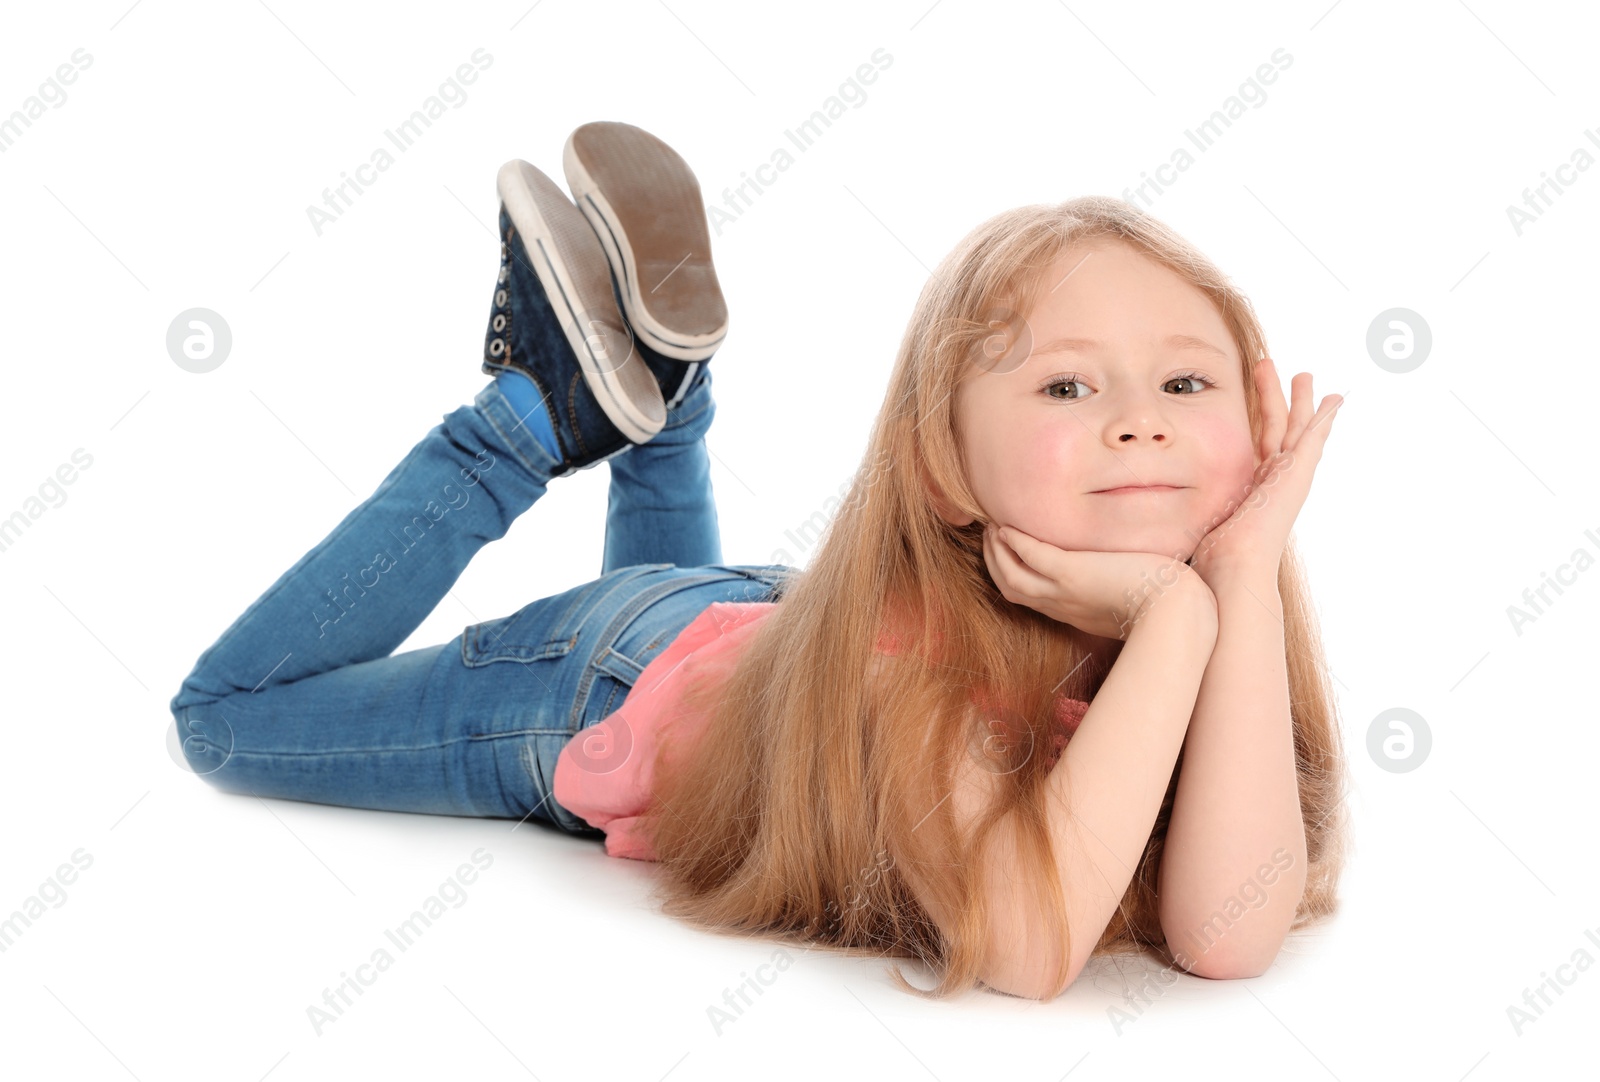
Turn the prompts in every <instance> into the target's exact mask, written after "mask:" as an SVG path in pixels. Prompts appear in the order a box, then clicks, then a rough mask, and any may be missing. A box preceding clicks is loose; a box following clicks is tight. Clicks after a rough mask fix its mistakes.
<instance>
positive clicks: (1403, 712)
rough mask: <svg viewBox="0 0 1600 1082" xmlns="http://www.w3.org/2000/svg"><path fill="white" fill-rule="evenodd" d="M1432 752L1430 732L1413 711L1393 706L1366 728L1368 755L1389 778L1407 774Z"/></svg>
mask: <svg viewBox="0 0 1600 1082" xmlns="http://www.w3.org/2000/svg"><path fill="white" fill-rule="evenodd" d="M1432 750H1433V730H1432V729H1430V728H1428V723H1427V721H1426V720H1425V719H1424V718H1423V716H1422V715H1421V714H1419V713H1417V712H1416V711H1415V710H1408V709H1407V708H1405V707H1403V706H1393V707H1390V708H1389V709H1388V710H1385V711H1384V712H1383V713H1381V714H1379V715H1378V716H1377V717H1375V718H1373V719H1372V724H1371V725H1369V726H1367V754H1368V755H1370V756H1372V761H1373V762H1375V763H1377V764H1378V765H1379V766H1381V767H1383V769H1385V770H1387V771H1389V772H1390V773H1391V774H1409V773H1410V772H1411V771H1413V770H1415V769H1417V768H1418V767H1419V766H1421V765H1422V764H1423V763H1425V762H1427V761H1428V753H1429V752H1431V751H1432Z"/></svg>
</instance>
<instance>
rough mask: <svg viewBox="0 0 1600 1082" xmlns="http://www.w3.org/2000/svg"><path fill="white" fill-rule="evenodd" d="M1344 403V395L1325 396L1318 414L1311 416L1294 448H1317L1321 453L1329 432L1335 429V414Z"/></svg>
mask: <svg viewBox="0 0 1600 1082" xmlns="http://www.w3.org/2000/svg"><path fill="white" fill-rule="evenodd" d="M1342 405H1344V396H1342V395H1335V394H1330V395H1326V396H1324V397H1323V399H1322V404H1321V405H1320V406H1318V407H1317V412H1316V416H1314V417H1312V418H1311V420H1310V422H1309V423H1307V425H1306V427H1305V430H1304V431H1303V432H1302V433H1300V435H1299V436H1298V437H1297V438H1296V440H1295V445H1294V450H1295V451H1297V452H1299V451H1302V450H1303V451H1310V450H1312V448H1315V449H1316V451H1317V452H1318V453H1319V454H1320V453H1321V451H1322V445H1323V444H1324V443H1326V442H1327V440H1328V433H1329V432H1330V431H1332V429H1333V415H1334V414H1335V413H1337V412H1339V407H1340V406H1342ZM1308 441H1314V442H1308Z"/></svg>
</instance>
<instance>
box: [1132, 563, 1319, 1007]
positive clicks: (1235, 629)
mask: <svg viewBox="0 0 1600 1082" xmlns="http://www.w3.org/2000/svg"><path fill="white" fill-rule="evenodd" d="M1212 585H1213V590H1214V592H1215V594H1216V598H1217V616H1218V631H1217V642H1216V648H1215V649H1214V650H1213V651H1212V654H1211V661H1210V663H1209V664H1208V665H1207V666H1206V670H1205V676H1204V678H1203V680H1202V681H1201V685H1200V692H1199V695H1198V697H1197V699H1196V702H1195V709H1194V716H1193V717H1192V718H1191V719H1190V721H1189V728H1188V734H1187V736H1186V738H1185V742H1184V747H1183V769H1182V772H1181V773H1180V775H1179V778H1178V788H1177V792H1176V793H1175V794H1174V796H1173V806H1172V817H1171V821H1170V823H1169V824H1168V828H1167V837H1166V846H1165V849H1164V851H1163V854H1162V859H1161V867H1160V870H1159V874H1158V879H1157V882H1158V887H1157V893H1158V899H1159V909H1160V918H1161V926H1162V930H1163V931H1164V932H1165V933H1166V937H1167V946H1168V948H1169V949H1170V950H1171V951H1172V953H1173V957H1174V958H1176V959H1177V960H1178V961H1179V963H1180V964H1182V965H1183V966H1184V967H1185V968H1186V969H1189V970H1190V971H1191V972H1194V973H1197V974H1199V975H1201V976H1206V977H1214V978H1231V977H1251V976H1256V975H1258V974H1260V973H1261V972H1263V971H1265V969H1266V968H1267V966H1268V965H1270V964H1271V962H1272V959H1273V958H1274V957H1276V956H1277V953H1278V950H1279V949H1280V948H1281V947H1282V945H1283V940H1284V937H1285V936H1286V935H1287V934H1288V930H1289V926H1290V925H1291V924H1292V923H1293V921H1294V915H1295V910H1296V908H1297V907H1298V905H1299V903H1300V897H1301V895H1302V893H1303V892H1304V890H1305V882H1306V841H1305V829H1304V823H1303V821H1302V819H1301V812H1300V796H1299V790H1298V788H1297V773H1296V764H1295V753H1294V739H1293V727H1292V724H1291V722H1290V715H1289V681H1288V673H1287V670H1286V666H1285V662H1284V634H1283V604H1282V600H1281V599H1280V598H1279V596H1278V589H1277V584H1276V583H1273V582H1268V581H1266V580H1265V579H1264V578H1262V579H1258V580H1256V581H1249V580H1234V581H1230V582H1227V583H1220V584H1219V583H1213V584H1212Z"/></svg>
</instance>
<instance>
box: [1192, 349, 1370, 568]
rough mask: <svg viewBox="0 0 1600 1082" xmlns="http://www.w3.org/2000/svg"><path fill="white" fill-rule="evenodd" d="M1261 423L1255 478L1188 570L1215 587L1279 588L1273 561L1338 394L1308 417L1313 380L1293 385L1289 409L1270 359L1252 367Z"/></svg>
mask: <svg viewBox="0 0 1600 1082" xmlns="http://www.w3.org/2000/svg"><path fill="white" fill-rule="evenodd" d="M1256 385H1257V387H1258V388H1259V389H1260V392H1261V410H1262V415H1263V424H1262V432H1261V446H1260V447H1259V448H1258V449H1257V458H1258V459H1259V465H1258V466H1257V467H1256V472H1255V478H1254V480H1253V482H1252V484H1251V485H1250V487H1249V488H1248V489H1247V490H1246V491H1245V494H1244V498H1243V499H1242V500H1241V501H1240V503H1239V505H1238V507H1237V509H1236V510H1235V511H1234V512H1233V514H1232V515H1231V516H1230V517H1228V518H1226V519H1224V520H1223V521H1222V522H1220V523H1218V524H1217V525H1216V526H1214V527H1213V528H1212V529H1211V530H1210V531H1209V532H1208V533H1207V534H1206V535H1205V536H1204V537H1202V538H1201V539H1200V544H1199V545H1197V546H1196V547H1195V553H1194V558H1193V561H1192V566H1193V567H1194V569H1195V570H1196V571H1198V572H1200V577H1201V578H1203V579H1205V581H1206V582H1207V583H1209V584H1210V585H1211V586H1212V587H1213V588H1215V587H1216V586H1217V585H1218V583H1219V581H1221V580H1222V579H1224V578H1229V577H1245V578H1249V579H1252V580H1255V581H1264V582H1266V583H1270V584H1272V585H1274V586H1276V584H1277V581H1278V562H1279V560H1280V559H1282V557H1283V549H1284V546H1285V545H1286V544H1288V540H1289V528H1290V527H1291V526H1293V525H1294V520H1295V518H1296V517H1297V516H1298V515H1299V514H1300V508H1301V507H1302V506H1303V505H1304V504H1305V500H1306V495H1307V494H1308V493H1309V492H1310V491H1311V475H1312V473H1313V472H1314V471H1315V470H1316V468H1317V463H1318V462H1320V461H1321V460H1322V447H1323V444H1324V443H1326V442H1327V439H1328V433H1329V432H1330V431H1332V429H1333V415H1334V414H1335V413H1336V412H1338V409H1339V407H1340V406H1342V405H1343V404H1344V396H1343V395H1328V396H1326V397H1324V398H1323V400H1322V404H1321V405H1320V406H1318V407H1317V412H1316V413H1315V414H1314V415H1313V414H1312V412H1311V373H1309V372H1301V373H1300V374H1299V375H1297V376H1295V377H1294V379H1293V381H1292V387H1293V394H1294V406H1293V408H1292V409H1291V408H1289V407H1288V406H1286V405H1285V403H1284V400H1283V385H1282V383H1281V382H1280V381H1279V379H1278V376H1277V368H1276V366H1274V365H1273V363H1272V361H1271V360H1270V359H1268V358H1263V359H1262V361H1261V362H1260V363H1259V364H1257V365H1256Z"/></svg>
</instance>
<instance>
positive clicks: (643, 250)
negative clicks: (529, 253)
mask: <svg viewBox="0 0 1600 1082" xmlns="http://www.w3.org/2000/svg"><path fill="white" fill-rule="evenodd" d="M562 165H563V167H564V169H565V171H566V174H567V186H568V188H570V189H571V191H572V199H573V202H575V203H576V204H577V205H578V209H579V210H581V211H582V212H583V216H584V217H585V218H587V219H588V220H589V224H590V225H591V226H593V227H594V232H595V234H596V235H597V236H598V237H599V238H600V244H601V246H602V248H603V249H604V250H605V254H606V258H607V259H608V260H610V262H611V267H612V270H613V271H615V273H616V276H617V282H618V285H619V289H618V292H619V293H620V294H621V295H622V305H623V308H624V310H625V311H626V312H627V315H628V319H629V320H630V321H631V322H632V324H633V330H634V333H636V334H637V335H638V336H639V337H640V338H641V339H643V340H644V341H645V343H646V344H647V345H649V346H650V348H652V349H654V350H655V351H656V352H657V353H660V354H661V355H662V356H665V357H671V358H672V359H674V360H679V361H703V360H706V359H707V358H709V357H710V356H711V355H712V354H713V353H715V352H716V350H717V348H718V347H719V346H721V345H722V340H723V339H724V338H725V337H727V334H728V306H727V302H726V301H725V300H724V298H723V296H722V286H721V283H720V282H718V281H717V272H716V269H715V268H714V267H713V266H712V263H711V235H710V231H709V230H708V229H707V227H706V212H705V204H704V202H703V200H702V199H701V195H700V182H699V181H698V180H696V179H695V175H694V173H693V172H692V171H691V170H690V168H689V165H688V163H687V162H685V161H684V160H683V158H682V157H681V156H679V154H678V152H677V151H675V150H673V149H672V148H671V147H670V146H668V145H667V144H666V143H664V142H662V141H661V140H660V139H658V138H656V137H655V136H654V135H651V134H650V133H649V132H647V131H645V130H644V129H643V128H636V127H634V126H633V125H632V124H621V123H617V122H614V121H596V122H594V123H591V124H584V125H582V126H580V127H579V128H577V129H576V130H575V131H573V133H572V134H571V135H570V136H568V137H567V143H566V147H565V149H564V150H563V152H562ZM641 276H642V278H643V281H641Z"/></svg>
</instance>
